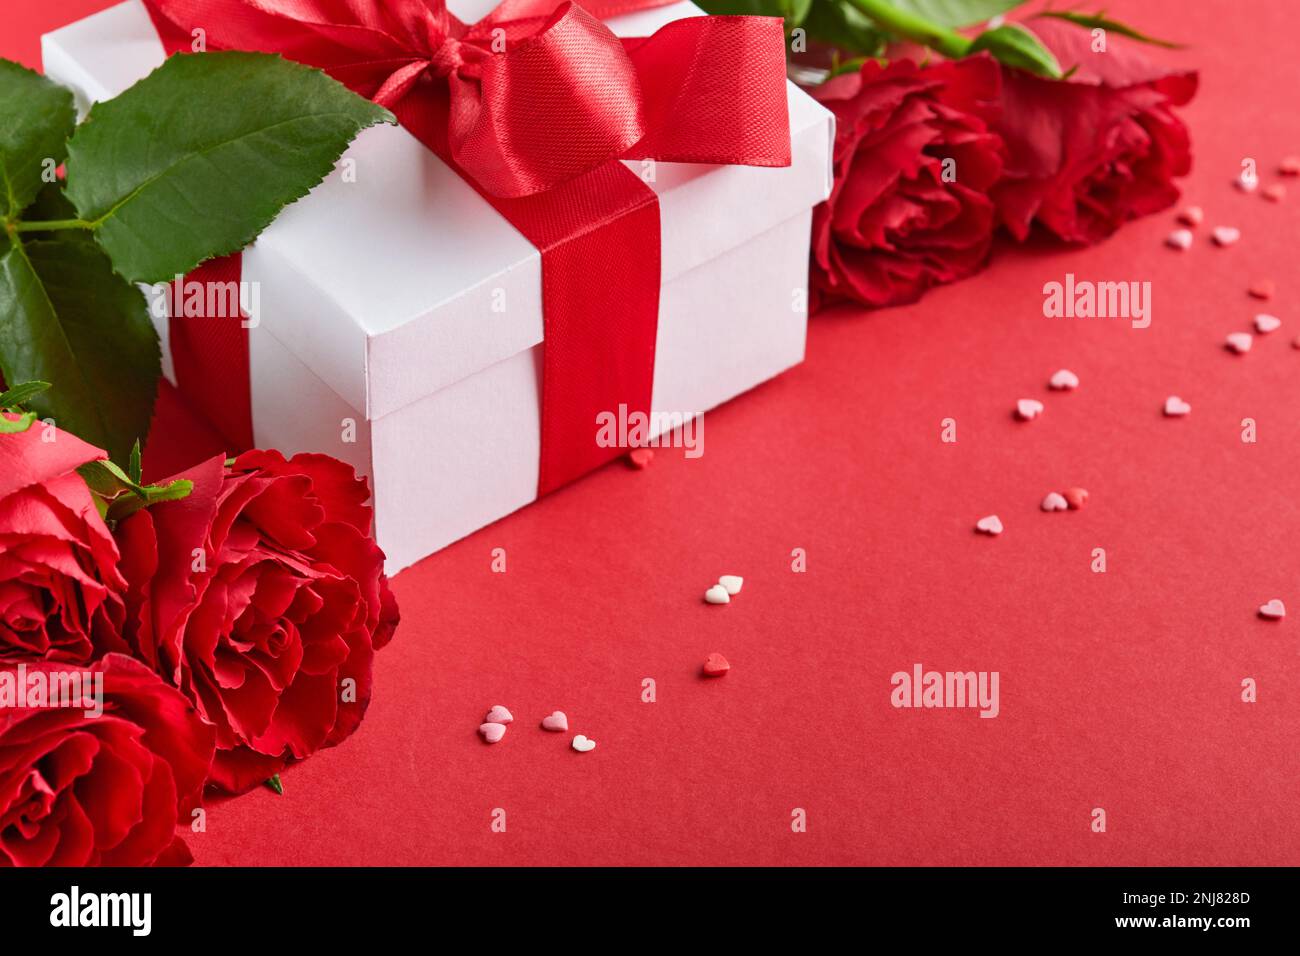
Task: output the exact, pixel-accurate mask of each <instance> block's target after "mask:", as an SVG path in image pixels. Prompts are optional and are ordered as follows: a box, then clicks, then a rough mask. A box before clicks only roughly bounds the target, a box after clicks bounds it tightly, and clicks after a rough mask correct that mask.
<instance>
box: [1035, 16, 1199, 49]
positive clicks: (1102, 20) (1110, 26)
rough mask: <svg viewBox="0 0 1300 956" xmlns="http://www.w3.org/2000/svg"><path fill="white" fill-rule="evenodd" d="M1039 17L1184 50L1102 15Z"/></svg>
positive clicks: (1181, 45)
mask: <svg viewBox="0 0 1300 956" xmlns="http://www.w3.org/2000/svg"><path fill="white" fill-rule="evenodd" d="M1038 16H1040V17H1053V18H1055V19H1057V20H1065V21H1067V22H1069V23H1073V24H1074V25H1075V26H1079V27H1083V28H1084V29H1085V30H1105V31H1107V32H1108V33H1118V34H1119V35H1120V36H1124V37H1128V38H1129V39H1130V40H1137V41H1138V42H1139V43H1150V44H1152V45H1153V46H1162V47H1165V48H1166V49H1170V50H1181V49H1183V48H1184V44H1182V43H1173V42H1171V41H1169V40H1158V39H1156V38H1155V37H1153V36H1148V35H1147V34H1145V33H1142V32H1140V31H1138V30H1136V29H1134V28H1133V27H1131V26H1129V25H1128V24H1126V23H1120V22H1119V21H1118V20H1111V19H1109V18H1108V17H1107V16H1106V15H1105V14H1104V13H1078V12H1076V11H1073V10H1044V11H1043V12H1042V13H1040V14H1038Z"/></svg>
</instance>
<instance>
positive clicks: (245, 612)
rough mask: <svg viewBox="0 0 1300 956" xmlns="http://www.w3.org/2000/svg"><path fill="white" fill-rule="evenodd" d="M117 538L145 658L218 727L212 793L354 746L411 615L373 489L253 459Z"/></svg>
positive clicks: (207, 472) (211, 469)
mask: <svg viewBox="0 0 1300 956" xmlns="http://www.w3.org/2000/svg"><path fill="white" fill-rule="evenodd" d="M177 477H183V478H189V479H190V480H192V481H193V482H194V490H193V492H192V493H191V494H190V496H189V497H187V498H184V499H182V500H180V501H176V502H169V503H166V504H160V505H155V506H153V507H151V508H149V509H147V510H144V511H139V512H136V513H135V514H134V515H132V516H131V517H129V518H127V519H126V520H125V521H123V522H121V523H120V524H119V525H118V527H117V531H116V534H117V539H118V544H119V546H120V547H121V549H122V569H123V573H124V574H125V576H126V579H127V581H128V582H129V587H128V591H127V606H128V622H127V632H128V634H129V635H130V637H131V639H132V641H133V643H134V644H135V646H136V648H137V653H138V654H139V655H140V656H141V657H142V658H143V659H144V660H146V661H147V662H149V663H150V664H151V665H152V666H153V667H155V668H156V669H157V670H158V672H159V673H160V674H162V675H163V677H164V678H165V679H166V680H168V681H170V682H171V683H173V684H175V685H176V686H177V687H179V688H180V689H181V690H182V691H183V692H184V693H185V694H186V695H187V696H188V697H189V698H190V699H191V700H193V701H194V703H195V705H196V706H197V707H198V709H199V712H200V713H201V714H202V715H203V716H204V718H205V719H207V720H208V721H209V722H210V723H212V724H214V725H215V726H216V729H217V756H216V759H215V760H214V761H213V766H212V775H211V779H210V782H212V783H214V784H216V785H217V786H219V787H221V788H222V789H225V790H228V791H232V792H241V791H244V790H247V789H249V788H250V787H253V786H255V785H257V784H259V783H261V782H262V781H264V780H266V779H267V778H268V777H270V776H271V775H273V774H275V773H277V772H279V771H280V770H281V769H283V768H284V767H285V765H286V764H287V763H288V762H289V761H290V760H292V759H301V758H303V757H306V756H308V755H309V754H311V753H313V752H314V751H316V750H317V749H319V748H321V747H327V746H331V745H333V744H336V743H338V742H339V741H341V740H342V739H343V738H345V737H347V736H348V735H349V734H350V733H352V731H353V730H355V729H356V728H357V726H358V724H360V722H361V718H362V716H363V715H364V713H365V709H366V705H367V703H368V702H369V699H370V667H371V660H372V656H373V652H374V650H376V649H377V648H380V647H382V646H383V645H384V644H386V643H387V642H388V640H389V639H390V638H391V637H392V634H393V629H394V627H395V626H396V624H397V605H396V602H395V601H394V599H393V596H392V593H391V592H390V591H389V589H388V581H387V579H386V578H385V577H384V575H383V562H384V555H383V552H382V551H380V550H379V547H378V546H377V545H376V544H375V542H374V541H373V540H372V539H371V538H370V536H369V534H370V508H369V506H368V505H367V504H366V502H367V500H368V498H369V497H370V492H369V489H368V487H367V484H366V481H365V479H359V478H357V477H356V475H355V474H354V472H353V471H352V469H351V468H350V467H349V466H347V465H345V464H343V463H342V462H340V461H336V460H335V459H333V458H330V457H328V456H325V455H297V456H295V457H294V458H293V459H292V460H290V461H285V459H284V457H283V456H281V455H280V454H279V453H278V452H268V451H252V452H247V453H246V454H243V455H241V456H239V458H238V459H236V460H235V462H234V465H233V466H232V467H230V468H226V467H224V464H223V461H222V459H220V458H214V459H212V460H210V461H207V462H205V463H204V464H202V465H199V466H197V467H195V468H193V469H191V470H190V471H187V472H185V473H184V474H183V475H179V476H177Z"/></svg>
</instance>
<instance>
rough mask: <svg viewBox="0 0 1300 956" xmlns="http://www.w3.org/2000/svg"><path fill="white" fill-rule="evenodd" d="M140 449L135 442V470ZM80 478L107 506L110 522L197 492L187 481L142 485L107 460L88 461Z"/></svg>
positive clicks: (80, 469) (106, 515) (180, 479)
mask: <svg viewBox="0 0 1300 956" xmlns="http://www.w3.org/2000/svg"><path fill="white" fill-rule="evenodd" d="M139 447H140V443H139V442H136V443H135V446H134V447H133V448H132V459H133V461H132V463H131V469H132V470H134V469H135V468H136V467H137V466H138V464H139V462H138V461H135V460H134V459H135V458H136V456H137V455H138V449H139ZM77 474H79V475H80V476H81V479H82V480H83V481H84V482H85V483H86V486H87V487H88V488H90V490H91V491H92V492H94V494H95V498H96V500H98V501H99V502H101V504H102V505H103V506H104V507H102V508H101V513H102V514H103V516H104V517H105V518H106V519H108V520H109V521H121V520H122V519H123V518H125V517H127V516H128V515H133V514H135V513H136V512H137V511H139V510H140V509H141V508H148V507H149V506H150V505H156V504H159V503H161V502H164V501H180V500H181V499H182V498H185V497H187V496H188V495H189V493H190V492H191V491H193V490H194V482H192V481H190V480H189V479H188V478H177V479H176V480H174V481H169V482H168V483H167V484H165V485H141V484H140V479H139V478H138V477H135V476H133V475H131V474H129V473H128V472H126V471H123V470H122V469H121V468H119V467H118V466H117V465H115V464H113V462H111V461H107V460H100V461H88V462H86V463H85V464H84V465H82V466H81V467H80V468H78V469H77Z"/></svg>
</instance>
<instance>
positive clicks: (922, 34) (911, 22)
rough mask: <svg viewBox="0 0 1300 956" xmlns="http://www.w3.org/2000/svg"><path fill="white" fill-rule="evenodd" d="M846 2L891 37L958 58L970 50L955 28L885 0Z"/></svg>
mask: <svg viewBox="0 0 1300 956" xmlns="http://www.w3.org/2000/svg"><path fill="white" fill-rule="evenodd" d="M849 3H851V4H853V5H854V6H855V7H857V8H858V9H859V10H861V11H862V12H863V13H865V14H866V15H867V16H869V17H870V18H871V19H872V20H874V21H876V23H877V24H878V25H879V26H880V27H882V28H883V29H885V30H887V31H888V32H890V33H892V34H894V35H895V36H900V37H902V38H903V39H904V40H911V41H913V42H914V43H919V44H921V45H922V46H927V47H929V48H930V49H931V50H935V51H936V52H938V53H942V54H943V55H944V56H946V57H948V58H949V59H952V60H957V59H960V58H961V57H963V56H965V55H966V53H967V52H968V51H969V50H970V45H971V41H970V40H968V39H966V38H965V37H964V36H962V35H961V34H960V33H958V32H957V31H956V30H949V29H948V28H947V27H941V26H939V25H938V24H937V23H931V22H930V21H929V20H927V19H925V18H924V17H919V16H917V15H916V14H914V13H908V12H907V11H905V10H899V9H898V8H897V7H895V6H893V5H892V4H890V3H888V2H887V0H849Z"/></svg>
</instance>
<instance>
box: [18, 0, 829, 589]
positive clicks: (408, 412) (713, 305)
mask: <svg viewBox="0 0 1300 956" xmlns="http://www.w3.org/2000/svg"><path fill="white" fill-rule="evenodd" d="M496 2H497V0H450V2H449V3H448V7H449V8H450V10H451V11H452V13H454V14H455V15H456V16H458V17H459V18H460V19H462V20H464V21H473V20H477V19H479V18H481V17H482V16H483V15H485V14H486V13H487V12H488V11H489V10H491V9H492V8H493V7H494V6H495V5H496ZM699 13H700V11H699V9H698V8H697V7H695V6H694V5H693V4H691V3H685V2H683V3H677V4H674V5H672V6H668V7H661V8H659V9H655V10H648V11H643V12H640V13H635V14H629V15H625V16H621V17H618V18H616V19H611V20H609V21H608V25H609V27H610V28H611V29H612V30H613V31H614V33H616V34H618V35H621V36H648V35H649V34H651V33H653V32H654V31H655V30H657V29H658V28H659V27H660V26H662V25H663V24H665V23H667V22H669V21H671V20H676V19H679V18H682V17H687V16H695V15H698V14H699ZM42 51H43V56H44V64H45V72H46V74H47V75H48V76H49V77H50V78H52V79H54V80H56V81H57V82H59V83H62V84H64V85H66V86H69V87H71V88H72V89H73V90H74V91H75V92H76V93H77V96H78V101H79V105H80V107H81V108H82V109H86V108H88V107H89V104H90V103H93V102H95V101H97V100H100V99H107V98H110V97H113V96H116V95H117V94H118V93H120V92H122V91H123V90H124V89H126V88H127V87H128V86H130V85H131V84H132V83H134V82H136V81H137V80H139V79H141V78H142V77H144V76H145V75H146V74H147V73H149V72H150V71H152V70H153V69H154V68H156V67H157V66H159V65H160V64H161V63H162V62H163V59H164V53H163V47H162V44H161V43H160V42H159V40H158V37H157V34H156V33H155V31H154V28H153V25H152V23H151V21H150V19H149V16H148V14H147V13H146V11H145V8H144V6H143V5H142V4H141V3H140V2H139V0H127V2H125V3H121V4H119V5H117V6H115V7H111V8H110V9H108V10H105V11H103V12H101V13H99V14H96V15H94V16H91V17H88V18H86V19H84V20H81V21H78V22H77V23H74V24H72V25H70V26H67V27H64V28H63V29H60V30H56V31H55V32H53V33H50V34H47V35H46V36H45V37H44V38H43V40H42ZM736 68H737V69H738V70H743V69H744V64H741V63H738V64H736ZM787 86H788V91H789V115H790V132H791V140H792V143H791V146H792V159H793V162H792V165H791V166H790V167H788V168H782V169H765V168H754V167H746V166H704V165H691V164H673V163H660V164H658V166H657V168H656V169H655V176H654V178H653V181H651V182H650V183H649V185H650V186H651V187H652V188H653V189H654V190H655V192H656V193H657V194H658V198H659V207H660V217H661V224H662V225H661V231H662V274H661V282H662V286H661V290H660V299H659V327H658V340H657V344H656V351H655V369H654V388H653V400H652V411H653V412H657V413H663V414H664V416H665V417H666V418H671V417H672V416H673V415H675V414H678V413H680V414H684V415H686V416H692V415H697V414H701V413H703V412H705V411H707V410H708V409H711V408H713V407H715V406H717V405H718V404H720V403H722V402H725V401H727V400H728V399H730V398H732V397H734V396H736V395H738V394H739V393H741V392H743V391H746V390H747V389H750V388H752V387H754V386H755V385H757V384H759V383H760V382H763V381H765V380H766V379H769V378H771V377H772V376H774V375H776V374H778V373H779V372H781V371H783V370H785V369H787V368H789V367H790V366H792V365H796V364H798V363H799V362H800V361H802V359H803V352H804V335H805V330H806V319H807V310H806V298H807V297H806V288H807V278H808V276H807V268H808V266H807V262H808V237H809V226H810V221H811V209H812V207H813V206H814V205H816V204H817V203H818V202H820V201H822V200H823V199H825V198H826V196H827V195H828V193H829V191H830V185H831V166H830V158H831V142H832V139H833V136H834V126H833V122H834V121H833V118H832V117H831V115H830V113H829V112H827V111H826V110H825V109H823V108H822V107H821V106H820V105H818V104H817V103H816V102H815V101H814V100H812V99H811V98H810V97H809V96H807V94H805V93H803V92H802V91H801V90H799V89H798V88H797V87H795V86H794V85H792V84H788V85H787ZM345 158H346V159H347V160H351V161H352V163H351V164H340V168H339V169H336V170H335V172H334V173H332V174H331V175H330V176H329V177H328V178H327V179H326V180H325V182H323V183H322V184H321V185H320V186H318V187H317V188H316V189H315V190H313V191H312V193H311V194H310V195H309V196H307V197H306V198H304V199H302V200H300V201H299V202H297V203H295V204H294V205H292V206H290V207H289V208H287V209H286V210H285V211H284V212H283V213H282V214H281V215H280V217H279V218H278V219H277V220H276V221H275V222H274V223H273V224H272V225H271V226H270V228H268V229H267V230H266V231H265V232H264V233H263V234H262V235H261V236H260V237H259V238H258V239H257V241H256V242H255V243H254V244H253V245H252V246H250V247H249V248H248V249H246V250H245V252H244V257H243V278H244V279H245V280H246V281H248V282H250V283H257V284H258V286H257V289H258V293H259V297H260V310H259V313H258V315H257V319H258V324H257V326H256V327H255V328H252V329H250V330H249V351H250V359H249V364H250V372H251V382H252V411H253V431H254V442H255V444H256V445H257V446H258V447H264V448H277V449H279V450H281V451H282V452H284V453H285V454H286V455H290V454H294V453H297V452H300V451H318V452H324V453H327V454H331V455H334V456H335V457H338V458H341V459H343V460H345V461H347V462H349V463H350V464H352V465H353V466H354V467H355V468H356V469H357V470H358V472H360V473H362V474H366V475H369V476H370V478H371V482H372V486H373V490H374V496H375V498H374V501H375V534H376V537H377V539H378V542H379V544H380V546H381V547H382V548H383V549H384V551H385V553H386V554H387V556H388V570H389V572H390V573H392V572H395V571H397V570H400V569H401V568H404V567H406V566H407V565H410V564H412V563H414V562H415V561H418V560H419V559H420V558H422V557H425V556H426V555H428V554H431V553H433V552H434V551H437V550H438V549H439V548H442V547H444V546H445V545H447V544H450V543H451V542H453V541H455V540H457V539H458V538H461V537H463V536H465V535H467V534H470V533H471V532H473V531H475V530H477V529H479V528H481V527H483V526H484V525H487V524H489V523H491V522H493V521H495V520H497V519H498V518H501V517H503V516H505V515H507V514H509V513H510V512H512V511H514V510H516V509H517V508H520V507H522V506H523V505H526V504H528V503H529V502H531V501H533V500H534V499H535V498H536V497H537V477H538V451H539V442H540V394H541V393H540V373H541V350H540V344H541V342H542V296H541V255H540V253H539V252H538V250H537V249H536V248H534V247H533V246H532V245H531V244H530V243H529V242H528V241H527V240H526V239H525V238H524V237H523V236H522V235H521V234H520V233H519V232H518V231H517V230H516V229H515V228H514V227H513V226H512V225H510V223H509V222H507V221H506V220H505V219H504V218H503V217H502V216H501V215H500V214H499V213H497V212H496V211H495V210H494V209H493V208H492V207H491V206H490V205H489V204H488V203H487V202H486V201H485V200H483V199H482V198H481V197H480V196H479V195H478V194H477V193H476V192H475V191H474V189H473V188H471V187H470V186H469V185H468V184H467V183H466V182H464V181H463V180H462V179H461V178H460V176H459V175H457V174H456V173H455V172H453V171H452V170H451V169H450V168H449V167H447V166H446V165H445V164H444V163H443V162H442V161H441V160H440V159H438V158H437V157H436V156H435V155H434V154H433V153H432V152H430V151H429V150H428V149H427V148H426V147H424V146H423V145H422V144H420V143H419V142H418V141H417V140H416V139H415V138H414V137H412V136H411V135H410V134H409V133H407V132H406V131H405V130H403V129H400V128H397V127H390V126H383V127H377V128H373V129H369V130H366V131H365V132H363V133H362V134H361V135H360V136H359V137H358V138H357V140H356V141H355V142H354V143H353V145H352V146H351V148H350V149H349V150H348V152H347V154H346V157H345ZM346 166H351V169H352V171H354V173H355V175H346V176H345V175H343V169H344V168H345V167H346ZM628 166H629V167H631V168H632V169H633V171H635V172H638V173H641V171H642V166H641V164H640V163H639V162H630V163H628ZM592 281H594V282H599V281H600V277H599V276H598V275H594V276H593V277H592ZM159 325H160V328H159V332H160V334H161V335H162V336H163V345H164V355H165V356H166V355H167V343H166V336H167V321H166V319H162V320H160V321H159ZM164 364H165V371H166V372H167V374H168V376H169V377H171V368H170V361H169V360H167V359H165V360H164ZM349 423H354V424H352V426H351V427H349ZM596 430H597V425H596V423H594V422H593V423H592V432H593V440H594V436H595V433H596Z"/></svg>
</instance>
